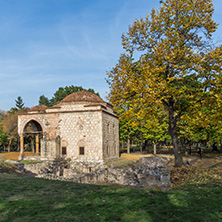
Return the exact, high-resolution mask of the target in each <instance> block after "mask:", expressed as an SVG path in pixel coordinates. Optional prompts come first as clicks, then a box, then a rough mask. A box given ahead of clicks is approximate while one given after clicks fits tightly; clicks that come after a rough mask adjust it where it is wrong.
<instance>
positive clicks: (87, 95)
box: [61, 90, 105, 103]
mask: <svg viewBox="0 0 222 222" xmlns="http://www.w3.org/2000/svg"><path fill="white" fill-rule="evenodd" d="M78 101H86V102H100V103H105V102H104V101H103V100H102V99H101V98H100V97H99V96H97V95H96V94H94V93H91V92H88V91H85V90H82V91H79V92H74V93H72V94H70V95H68V96H66V97H65V98H64V99H63V100H62V101H61V102H78Z"/></svg>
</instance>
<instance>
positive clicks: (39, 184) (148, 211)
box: [0, 173, 222, 222]
mask: <svg viewBox="0 0 222 222" xmlns="http://www.w3.org/2000/svg"><path fill="white" fill-rule="evenodd" d="M199 178H201V176H200V177H199ZM199 178H198V179H197V180H196V181H195V180H194V181H189V182H186V183H184V184H182V185H177V186H176V187H174V188H172V189H171V190H169V191H165V192H162V191H158V190H144V189H135V188H130V187H121V186H117V185H112V186H96V185H86V184H77V183H73V182H65V181H52V180H45V179H38V178H32V177H23V176H19V175H12V174H6V173H1V174H0V192H1V193H0V221H9V222H13V221H21V222H26V221H32V222H35V221H41V222H42V221H47V222H50V221H77V222H78V221H82V222H88V221H114V222H115V221H126V222H128V221H135V222H137V221H144V222H147V221H158V222H159V221H179V222H181V221H194V222H198V221H201V222H202V221H211V222H212V221H222V182H221V178H219V179H218V178H214V177H209V179H207V180H201V179H199Z"/></svg>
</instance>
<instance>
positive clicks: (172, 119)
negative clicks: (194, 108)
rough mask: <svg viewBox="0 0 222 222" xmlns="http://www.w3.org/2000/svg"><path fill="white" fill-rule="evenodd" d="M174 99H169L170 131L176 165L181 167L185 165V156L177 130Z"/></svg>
mask: <svg viewBox="0 0 222 222" xmlns="http://www.w3.org/2000/svg"><path fill="white" fill-rule="evenodd" d="M173 105H174V101H173V99H170V100H169V107H168V108H169V133H170V136H171V140H172V144H173V149H174V158H175V165H174V166H175V167H181V166H182V165H183V157H182V152H181V148H180V146H179V140H178V135H177V131H176V122H177V120H176V117H175V116H174V110H173Z"/></svg>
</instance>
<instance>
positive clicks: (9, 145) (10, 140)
mask: <svg viewBox="0 0 222 222" xmlns="http://www.w3.org/2000/svg"><path fill="white" fill-rule="evenodd" d="M11 143H12V139H9V143H8V152H10V151H11Z"/></svg>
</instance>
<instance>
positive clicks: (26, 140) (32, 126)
mask: <svg viewBox="0 0 222 222" xmlns="http://www.w3.org/2000/svg"><path fill="white" fill-rule="evenodd" d="M42 136H43V129H42V126H41V124H40V123H39V122H37V121H36V120H30V121H29V122H28V123H26V124H25V126H24V128H23V134H22V136H21V137H20V148H21V149H20V158H19V159H21V160H22V159H23V158H24V151H25V150H27V148H29V149H30V147H31V150H32V152H33V153H35V154H36V155H39V154H40V152H41V146H40V140H41V138H42Z"/></svg>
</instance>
